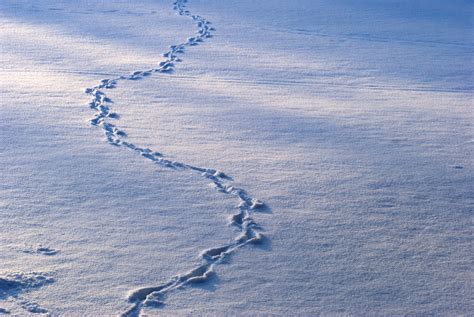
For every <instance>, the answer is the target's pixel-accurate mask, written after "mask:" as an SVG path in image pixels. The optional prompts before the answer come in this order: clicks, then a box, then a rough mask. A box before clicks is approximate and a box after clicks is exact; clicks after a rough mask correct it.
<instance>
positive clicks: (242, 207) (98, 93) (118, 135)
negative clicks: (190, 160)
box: [85, 0, 266, 317]
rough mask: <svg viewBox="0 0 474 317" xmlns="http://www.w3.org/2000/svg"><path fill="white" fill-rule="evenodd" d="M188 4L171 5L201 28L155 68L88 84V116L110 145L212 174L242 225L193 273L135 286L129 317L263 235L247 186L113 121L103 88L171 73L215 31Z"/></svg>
mask: <svg viewBox="0 0 474 317" xmlns="http://www.w3.org/2000/svg"><path fill="white" fill-rule="evenodd" d="M186 3H187V0H176V1H175V2H174V4H173V9H174V10H175V11H176V12H177V14H179V15H180V16H183V17H188V18H191V19H193V20H194V21H195V22H196V23H197V27H198V29H197V33H196V34H195V35H194V36H192V37H190V38H188V39H187V40H186V41H184V42H182V43H179V44H176V45H171V46H170V47H169V50H168V51H167V52H165V53H164V54H163V58H164V59H163V60H162V61H161V62H160V63H159V64H158V66H157V67H155V68H151V69H148V70H144V71H135V72H133V73H131V74H129V75H125V76H120V77H117V78H113V79H103V80H102V81H101V82H100V84H98V85H97V86H94V87H91V88H87V89H85V93H87V94H88V95H90V96H91V101H90V103H89V107H90V108H91V109H93V110H95V114H94V118H92V119H91V120H90V123H91V124H92V125H94V126H96V127H98V128H100V129H101V130H102V131H103V133H104V134H105V137H106V139H107V142H108V143H109V144H110V145H113V146H117V147H125V148H127V149H129V150H131V151H133V152H135V153H137V154H139V155H141V156H142V157H144V158H145V159H148V160H150V161H151V162H153V163H155V164H158V165H160V166H162V167H166V168H170V169H174V170H177V171H178V170H180V171H189V172H193V173H199V174H200V175H201V176H202V177H204V178H206V179H208V180H209V181H210V182H211V185H213V187H214V188H215V189H216V190H217V191H219V192H221V193H224V194H227V195H232V196H234V197H236V199H237V200H238V205H237V207H236V208H237V212H236V213H235V214H234V215H232V217H231V219H230V224H232V225H233V226H235V227H236V228H237V229H238V236H237V237H236V238H235V240H234V241H232V242H231V243H229V244H226V245H223V246H219V247H214V248H210V249H207V250H203V251H201V252H200V254H199V257H200V261H201V263H200V264H199V265H197V266H196V267H194V268H193V269H191V270H190V271H189V272H186V273H183V274H178V275H176V276H173V277H171V278H170V279H169V280H168V281H167V282H165V283H163V284H159V285H156V286H151V287H144V288H139V289H136V290H133V291H131V292H130V293H129V296H128V300H129V302H130V303H131V307H130V308H129V309H128V310H127V311H126V312H124V313H123V314H122V316H127V317H128V316H139V315H140V313H141V311H142V308H143V307H160V306H162V305H163V304H164V300H165V298H166V296H167V295H168V294H169V293H171V292H173V291H175V290H177V289H180V288H182V287H184V286H186V285H190V284H193V283H200V282H205V281H206V280H208V279H209V277H210V276H212V275H213V274H214V267H215V266H216V265H218V264H220V263H222V262H223V261H224V260H225V259H226V258H228V257H229V256H230V255H231V254H233V253H234V252H235V251H237V250H238V249H240V248H241V247H243V246H245V245H247V244H254V243H261V242H262V240H263V239H264V236H263V235H262V233H261V232H260V231H261V227H260V226H259V225H258V224H257V223H255V221H254V220H253V219H252V217H251V213H252V212H253V211H258V210H263V209H265V208H266V206H265V204H264V203H263V202H262V201H260V200H258V199H254V198H252V197H251V196H249V195H248V194H247V193H246V191H245V190H244V189H242V188H237V187H234V186H232V184H231V181H232V178H230V177H229V176H227V175H226V174H224V173H223V172H221V171H218V170H216V169H212V168H203V167H198V166H194V165H190V164H187V163H184V162H178V161H171V160H168V159H166V158H165V157H164V155H163V154H161V153H159V152H155V151H152V150H151V149H149V148H141V147H139V146H137V145H135V144H132V143H130V142H127V141H125V138H126V137H127V133H126V132H125V131H123V130H121V129H119V128H118V127H117V126H116V125H114V124H112V123H110V121H111V120H114V119H118V118H119V115H118V114H117V113H115V112H113V111H112V110H111V108H110V104H111V102H112V100H111V99H110V98H108V97H107V95H106V94H105V93H104V90H105V89H113V88H115V87H116V86H117V82H118V81H121V80H136V79H143V78H145V77H147V76H150V75H152V74H153V73H161V74H167V73H172V72H174V70H175V64H176V63H179V62H181V59H180V57H179V56H180V55H181V54H182V53H184V50H185V49H186V48H187V47H190V46H195V45H198V44H200V43H201V42H203V41H204V40H205V39H207V38H210V37H212V35H211V32H212V31H214V28H213V27H211V26H210V24H211V23H210V22H209V21H207V20H206V19H205V18H203V17H201V16H198V15H194V14H192V13H191V12H190V11H189V10H187V8H186Z"/></svg>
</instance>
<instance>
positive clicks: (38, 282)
mask: <svg viewBox="0 0 474 317" xmlns="http://www.w3.org/2000/svg"><path fill="white" fill-rule="evenodd" d="M53 282H54V279H53V278H52V277H51V276H49V275H48V274H44V273H38V272H32V273H23V272H18V273H9V274H6V275H3V276H2V275H0V299H2V298H3V299H6V298H9V297H11V298H13V299H14V301H15V302H16V303H17V304H18V305H19V306H20V307H22V308H23V309H24V310H26V311H28V312H30V313H35V314H37V313H41V314H43V313H47V312H48V311H47V310H46V309H45V308H42V307H41V306H39V305H38V304H36V303H34V302H31V301H29V300H27V299H25V298H23V297H21V293H23V292H25V291H29V290H31V289H35V288H39V287H43V286H45V285H48V284H51V283H53ZM0 313H4V314H8V313H9V312H8V311H7V310H6V309H3V308H0Z"/></svg>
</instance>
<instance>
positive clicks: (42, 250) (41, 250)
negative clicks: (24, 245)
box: [22, 245, 59, 255]
mask: <svg viewBox="0 0 474 317" xmlns="http://www.w3.org/2000/svg"><path fill="white" fill-rule="evenodd" d="M22 252H23V253H28V254H41V255H56V254H58V253H59V250H55V249H52V248H50V247H45V246H43V245H38V246H37V247H31V248H28V249H24V250H22Z"/></svg>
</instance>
